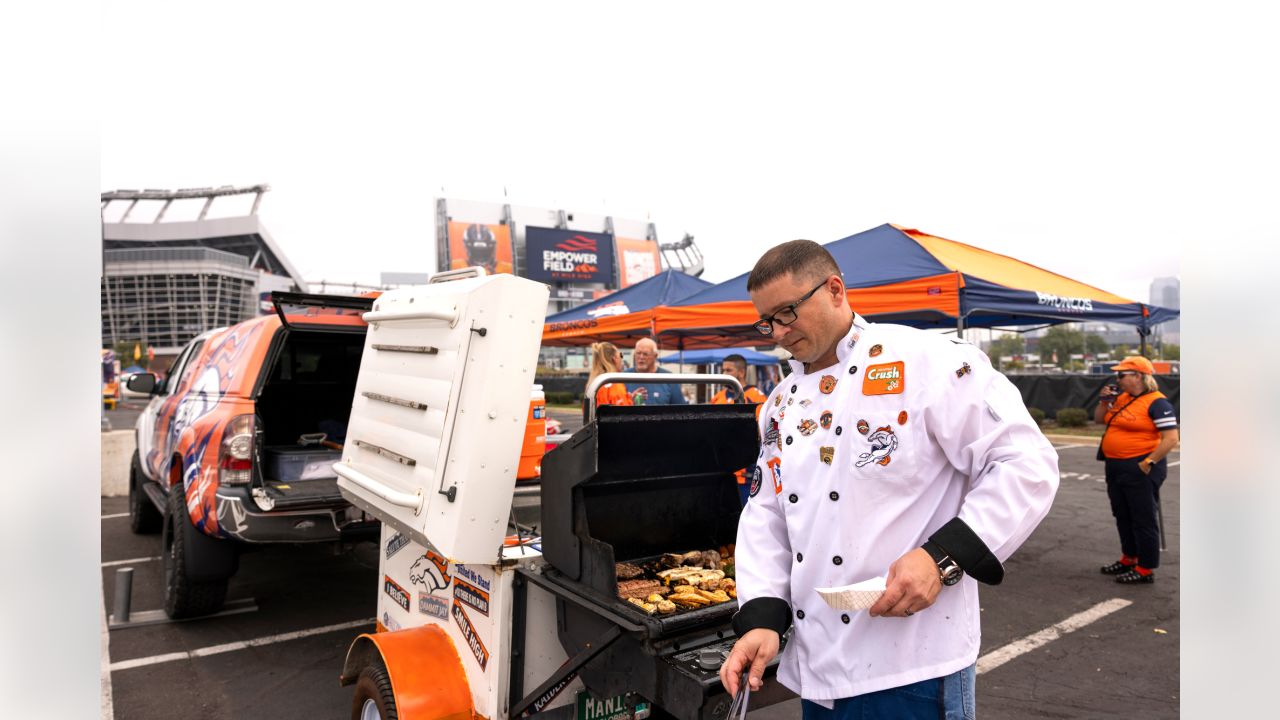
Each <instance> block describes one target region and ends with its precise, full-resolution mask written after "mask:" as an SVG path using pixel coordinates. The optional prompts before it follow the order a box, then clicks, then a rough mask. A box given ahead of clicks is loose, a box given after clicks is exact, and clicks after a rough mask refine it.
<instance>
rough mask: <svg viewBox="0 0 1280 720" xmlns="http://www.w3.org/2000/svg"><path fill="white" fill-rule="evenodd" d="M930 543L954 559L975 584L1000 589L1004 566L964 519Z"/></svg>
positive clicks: (947, 528) (952, 522) (936, 536)
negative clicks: (998, 587)
mask: <svg viewBox="0 0 1280 720" xmlns="http://www.w3.org/2000/svg"><path fill="white" fill-rule="evenodd" d="M929 540H930V542H932V543H934V544H935V545H937V546H938V547H940V548H942V549H943V550H944V551H945V552H946V553H947V554H948V555H950V556H951V559H952V560H955V561H956V564H957V565H959V566H960V569H961V570H964V571H965V572H966V573H968V574H969V576H970V577H972V578H973V579H974V580H977V581H978V582H980V583H986V584H987V585H999V584H1000V581H1002V580H1004V566H1003V565H1001V564H1000V561H999V560H997V559H996V556H995V555H992V554H991V550H990V549H988V548H987V544H986V543H984V542H982V538H980V537H978V534H977V533H975V532H974V531H973V529H972V528H970V527H969V526H968V525H967V524H965V521H963V520H961V519H960V518H954V519H953V520H952V521H951V522H949V523H947V524H946V525H943V526H942V527H941V528H938V532H936V533H934V534H933V535H930V536H929Z"/></svg>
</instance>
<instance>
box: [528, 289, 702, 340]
mask: <svg viewBox="0 0 1280 720" xmlns="http://www.w3.org/2000/svg"><path fill="white" fill-rule="evenodd" d="M710 287H712V284H711V283H709V282H707V281H706V280H700V279H698V278H696V277H693V276H692V275H686V274H685V273H682V272H678V271H676V270H664V271H662V272H660V273H658V274H657V275H654V276H653V277H651V278H648V279H646V280H643V281H641V282H638V283H636V284H635V285H632V286H631V287H628V288H625V289H623V290H619V291H617V292H615V293H611V294H609V295H606V296H604V297H602V298H600V299H599V300H595V301H593V302H589V303H587V304H586V305H580V306H578V307H576V308H573V309H572V310H566V311H564V312H562V313H556V314H555V315H552V316H550V317H548V318H547V319H546V324H545V325H543V327H542V344H543V345H544V346H548V347H570V346H575V345H579V346H581V345H590V344H591V343H593V342H597V341H600V340H608V341H609V342H612V343H615V344H619V343H620V344H625V345H634V344H635V341H636V340H639V339H640V338H643V337H651V336H652V335H653V332H654V327H653V319H654V314H653V311H654V308H657V307H660V306H663V305H670V304H672V303H675V302H678V301H680V300H682V299H684V298H686V297H689V296H690V295H693V294H695V293H697V292H700V291H702V290H706V289H707V288H710Z"/></svg>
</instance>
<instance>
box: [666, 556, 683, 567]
mask: <svg viewBox="0 0 1280 720" xmlns="http://www.w3.org/2000/svg"><path fill="white" fill-rule="evenodd" d="M661 562H662V566H663V567H669V568H675V567H680V566H681V565H683V564H684V555H682V554H681V553H663V554H662V560H661Z"/></svg>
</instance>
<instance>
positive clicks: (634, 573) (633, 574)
mask: <svg viewBox="0 0 1280 720" xmlns="http://www.w3.org/2000/svg"><path fill="white" fill-rule="evenodd" d="M614 572H616V573H617V575H618V579H619V580H634V579H635V578H638V577H640V576H641V575H643V574H644V568H640V567H636V566H635V565H631V564H630V563H617V564H615V565H614Z"/></svg>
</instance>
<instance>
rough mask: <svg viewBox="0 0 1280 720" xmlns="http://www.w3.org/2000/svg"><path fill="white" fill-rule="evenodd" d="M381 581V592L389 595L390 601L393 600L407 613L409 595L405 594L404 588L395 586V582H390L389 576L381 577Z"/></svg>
mask: <svg viewBox="0 0 1280 720" xmlns="http://www.w3.org/2000/svg"><path fill="white" fill-rule="evenodd" d="M382 580H383V583H382V590H383V592H385V593H386V594H387V595H390V596H391V599H392V600H395V601H396V604H397V605H399V606H400V607H402V608H404V609H405V611H408V610H409V593H407V592H405V590H404V588H402V587H400V586H399V585H397V584H396V581H395V580H392V579H391V576H389V575H383V576H382Z"/></svg>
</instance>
